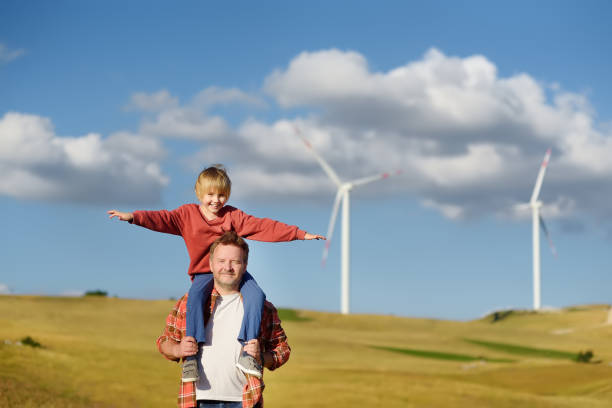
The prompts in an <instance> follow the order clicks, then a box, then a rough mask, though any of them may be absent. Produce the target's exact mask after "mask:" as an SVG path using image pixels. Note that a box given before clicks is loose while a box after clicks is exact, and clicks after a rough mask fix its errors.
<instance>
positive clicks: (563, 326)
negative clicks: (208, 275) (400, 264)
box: [0, 296, 612, 408]
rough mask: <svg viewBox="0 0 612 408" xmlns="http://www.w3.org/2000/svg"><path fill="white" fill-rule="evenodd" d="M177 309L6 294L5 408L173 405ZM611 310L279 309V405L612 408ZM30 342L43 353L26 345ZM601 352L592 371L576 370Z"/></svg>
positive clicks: (1, 359)
mask: <svg viewBox="0 0 612 408" xmlns="http://www.w3.org/2000/svg"><path fill="white" fill-rule="evenodd" d="M173 303H174V302H172V301H144V300H128V299H115V298H104V297H84V298H59V297H33V296H0V316H1V317H0V406H1V407H62V408H63V407H171V406H175V399H176V394H177V389H178V380H179V367H178V365H177V364H174V363H171V362H169V361H166V360H165V359H163V358H162V357H161V356H160V355H159V354H158V353H157V350H156V348H155V339H156V338H157V336H158V335H159V334H160V333H161V331H162V329H163V325H164V319H165V316H166V315H167V313H168V312H169V310H170V308H171V307H172V305H173ZM607 315H608V307H607V306H588V307H575V308H568V309H566V310H563V311H561V312H555V313H553V312H550V313H538V314H533V313H519V312H514V313H507V314H499V315H498V316H497V321H495V322H493V320H494V319H493V318H492V317H491V316H490V317H488V318H485V319H482V320H477V321H471V322H452V321H442V320H429V319H410V318H398V317H392V316H374V315H351V316H342V315H338V314H332V313H319V312H310V311H292V310H281V319H283V327H284V328H285V330H286V332H287V335H288V337H289V342H290V344H291V347H292V350H293V351H292V354H291V359H290V360H289V362H288V363H287V364H286V365H285V366H284V367H282V368H280V369H279V370H277V371H275V372H267V373H266V375H265V380H266V385H267V388H266V391H265V397H266V406H268V407H351V406H368V407H378V406H380V407H501V408H503V407H550V408H553V407H555V408H558V407H581V408H583V407H584V408H589V407H593V408H595V407H602V408H603V407H610V406H612V365H611V362H612V341H611V340H612V325H605V324H603V323H604V322H606V320H607ZM27 336H30V337H31V338H32V339H34V340H35V341H37V342H39V343H41V345H42V347H30V346H27V345H21V346H20V345H17V344H15V343H16V342H17V341H18V340H21V339H23V338H25V337H27ZM586 350H591V351H592V352H593V353H594V357H593V359H592V360H591V361H595V362H591V363H578V362H576V361H574V360H575V358H576V356H577V355H578V353H579V352H581V351H582V352H584V351H586Z"/></svg>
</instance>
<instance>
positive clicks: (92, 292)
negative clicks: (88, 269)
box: [84, 289, 108, 297]
mask: <svg viewBox="0 0 612 408" xmlns="http://www.w3.org/2000/svg"><path fill="white" fill-rule="evenodd" d="M84 296H102V297H106V296H108V292H107V291H105V290H100V289H96V290H88V291H87V292H85V295H84Z"/></svg>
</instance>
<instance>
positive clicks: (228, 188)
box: [195, 164, 232, 199]
mask: <svg viewBox="0 0 612 408" xmlns="http://www.w3.org/2000/svg"><path fill="white" fill-rule="evenodd" d="M209 191H214V192H216V193H221V194H225V195H226V197H227V198H228V199H229V196H230V193H231V192H232V181H231V180H230V178H229V176H228V175H227V172H226V171H225V168H224V167H223V165H222V164H213V165H212V166H210V167H209V168H207V169H204V170H202V171H201V172H200V175H198V178H197V179H196V183H195V193H196V196H198V199H200V198H202V196H203V195H204V194H206V193H208V192H209Z"/></svg>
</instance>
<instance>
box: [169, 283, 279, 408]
mask: <svg viewBox="0 0 612 408" xmlns="http://www.w3.org/2000/svg"><path fill="white" fill-rule="evenodd" d="M218 296H219V293H218V292H217V291H216V290H215V289H213V291H212V294H211V297H210V300H209V302H210V307H208V308H206V309H205V310H206V311H207V313H206V316H205V320H208V318H209V317H210V314H211V313H212V311H213V310H214V307H215V301H216V300H217V297H218ZM186 310H187V294H185V295H184V296H183V297H182V298H181V299H180V300H179V301H178V302H177V303H176V305H174V308H173V309H172V312H171V313H170V314H169V315H168V317H167V318H166V327H165V328H164V332H163V333H162V335H161V336H159V338H158V339H157V348H158V350H159V352H160V353H161V345H162V344H163V343H164V342H166V341H174V342H176V343H180V341H181V339H182V338H183V337H184V336H185V326H186V319H185V317H186ZM280 323H281V321H280V319H279V318H278V312H277V311H276V308H275V307H274V305H273V304H272V303H270V302H268V301H266V302H265V303H264V310H263V315H262V319H261V330H260V335H259V344H260V345H261V347H262V351H268V352H271V353H272V355H273V357H274V364H273V365H272V367H270V368H269V369H270V370H275V369H276V368H278V367H280V366H281V365H283V364H285V363H286V362H287V360H288V359H289V354H290V353H291V349H290V348H289V344H288V343H287V336H286V335H285V331H284V330H283V328H282V327H281V325H280ZM162 355H163V356H164V357H166V358H168V359H169V360H172V359H170V358H169V357H168V356H166V355H165V354H163V353H162ZM173 361H179V360H178V359H176V360H173ZM246 379H247V384H246V385H245V386H244V389H243V390H242V406H243V408H253V407H254V406H255V405H257V403H260V405H259V406H261V407H263V395H262V392H263V390H264V387H265V385H264V382H263V379H261V380H260V379H259V378H257V377H254V376H252V375H249V374H246ZM178 406H179V408H196V407H197V402H196V390H195V382H194V381H191V382H186V383H183V382H181V386H180V390H179V396H178Z"/></svg>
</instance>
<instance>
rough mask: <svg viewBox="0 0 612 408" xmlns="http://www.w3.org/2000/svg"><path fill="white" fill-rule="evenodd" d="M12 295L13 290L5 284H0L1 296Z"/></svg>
mask: <svg viewBox="0 0 612 408" xmlns="http://www.w3.org/2000/svg"><path fill="white" fill-rule="evenodd" d="M10 294H11V290H10V289H9V287H8V285H6V284H4V283H0V295H10Z"/></svg>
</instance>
